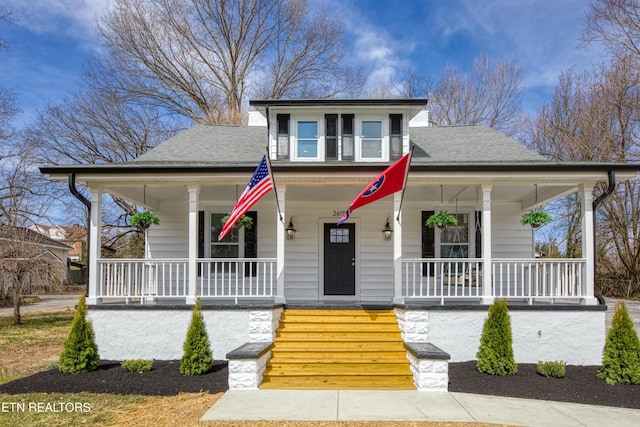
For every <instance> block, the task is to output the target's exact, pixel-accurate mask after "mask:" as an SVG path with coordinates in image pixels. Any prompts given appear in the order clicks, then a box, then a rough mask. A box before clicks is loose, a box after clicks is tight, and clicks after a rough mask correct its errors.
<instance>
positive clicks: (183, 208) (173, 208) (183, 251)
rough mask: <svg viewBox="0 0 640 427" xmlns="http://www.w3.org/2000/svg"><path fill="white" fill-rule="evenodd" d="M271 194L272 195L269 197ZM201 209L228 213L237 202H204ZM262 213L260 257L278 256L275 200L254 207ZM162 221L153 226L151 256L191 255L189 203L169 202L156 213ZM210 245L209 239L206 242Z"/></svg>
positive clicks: (259, 220) (150, 242)
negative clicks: (215, 203) (218, 203)
mask: <svg viewBox="0 0 640 427" xmlns="http://www.w3.org/2000/svg"><path fill="white" fill-rule="evenodd" d="M267 197H269V196H267ZM200 204H201V206H200V209H199V210H201V211H202V210H204V211H205V212H208V211H217V212H227V211H229V210H230V209H231V207H230V206H231V205H232V204H233V202H231V201H230V202H229V204H228V205H224V206H212V205H210V204H208V203H207V201H206V200H205V201H201V202H200ZM251 210H254V211H257V212H258V257H259V258H275V256H276V246H275V237H276V236H275V229H276V219H277V214H276V208H275V203H274V202H273V200H268V201H266V200H261V201H260V202H258V203H256V205H255V206H254V207H253V208H252V209H251ZM155 213H156V215H158V218H159V219H160V224H159V225H157V226H152V227H150V228H149V246H150V249H151V258H156V259H160V258H187V257H188V252H189V251H188V245H189V223H188V219H189V218H188V215H187V214H188V206H187V202H186V201H184V202H175V201H173V202H165V203H161V204H160V208H159V209H158V211H157V212H155ZM205 245H206V241H205Z"/></svg>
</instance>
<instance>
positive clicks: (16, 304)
mask: <svg viewBox="0 0 640 427" xmlns="http://www.w3.org/2000/svg"><path fill="white" fill-rule="evenodd" d="M21 294H22V292H20V291H19V290H18V289H17V288H16V287H15V286H14V288H13V324H14V325H20V324H21V323H22V319H21V318H20V297H21Z"/></svg>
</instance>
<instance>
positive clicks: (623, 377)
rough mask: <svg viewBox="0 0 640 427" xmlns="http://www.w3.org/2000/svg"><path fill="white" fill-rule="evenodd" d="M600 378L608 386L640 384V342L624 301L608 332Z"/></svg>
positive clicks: (599, 373) (617, 310) (619, 305)
mask: <svg viewBox="0 0 640 427" xmlns="http://www.w3.org/2000/svg"><path fill="white" fill-rule="evenodd" d="M598 378H600V379H601V380H605V381H606V382H607V384H612V385H613V384H640V340H638V335H637V334H636V331H635V330H634V329H633V322H632V321H631V317H629V312H628V311H627V306H626V305H625V303H624V301H623V302H621V303H620V304H618V308H617V309H616V312H615V314H614V315H613V321H612V323H611V328H610V329H609V332H607V338H606V341H605V344H604V352H603V355H602V368H600V370H599V371H598Z"/></svg>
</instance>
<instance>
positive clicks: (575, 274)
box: [402, 258, 586, 304]
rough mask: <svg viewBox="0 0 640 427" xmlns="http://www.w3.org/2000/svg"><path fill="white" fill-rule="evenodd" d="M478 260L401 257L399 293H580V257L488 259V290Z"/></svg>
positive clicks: (443, 296) (440, 296)
mask: <svg viewBox="0 0 640 427" xmlns="http://www.w3.org/2000/svg"><path fill="white" fill-rule="evenodd" d="M483 268H485V267H484V265H483V262H482V260H481V259H473V258H413V259H403V260H402V289H403V296H404V297H405V298H410V299H425V300H434V299H435V300H440V303H441V304H444V302H445V300H448V299H470V298H481V297H484V296H487V297H490V298H506V299H521V300H526V301H527V302H529V303H530V304H531V303H533V301H534V300H539V299H547V300H556V299H576V300H578V299H581V298H584V297H585V295H584V291H583V290H584V289H585V286H584V280H585V277H586V275H585V268H586V261H585V260H583V259H564V258H562V259H539V258H533V259H493V260H492V263H491V266H489V269H490V272H491V289H490V292H487V293H486V294H485V293H484V292H483V283H482V277H483V274H482V270H483Z"/></svg>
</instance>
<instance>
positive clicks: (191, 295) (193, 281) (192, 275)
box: [185, 185, 200, 305]
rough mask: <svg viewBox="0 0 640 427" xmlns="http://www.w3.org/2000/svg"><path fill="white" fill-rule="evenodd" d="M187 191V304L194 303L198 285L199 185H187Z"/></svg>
mask: <svg viewBox="0 0 640 427" xmlns="http://www.w3.org/2000/svg"><path fill="white" fill-rule="evenodd" d="M187 191H188V192H189V262H188V265H189V267H188V268H189V284H188V292H187V298H186V300H185V302H186V303H187V304H191V305H193V304H195V303H196V297H197V295H196V290H197V285H198V264H197V261H198V196H199V195H200V186H199V185H189V186H187Z"/></svg>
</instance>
